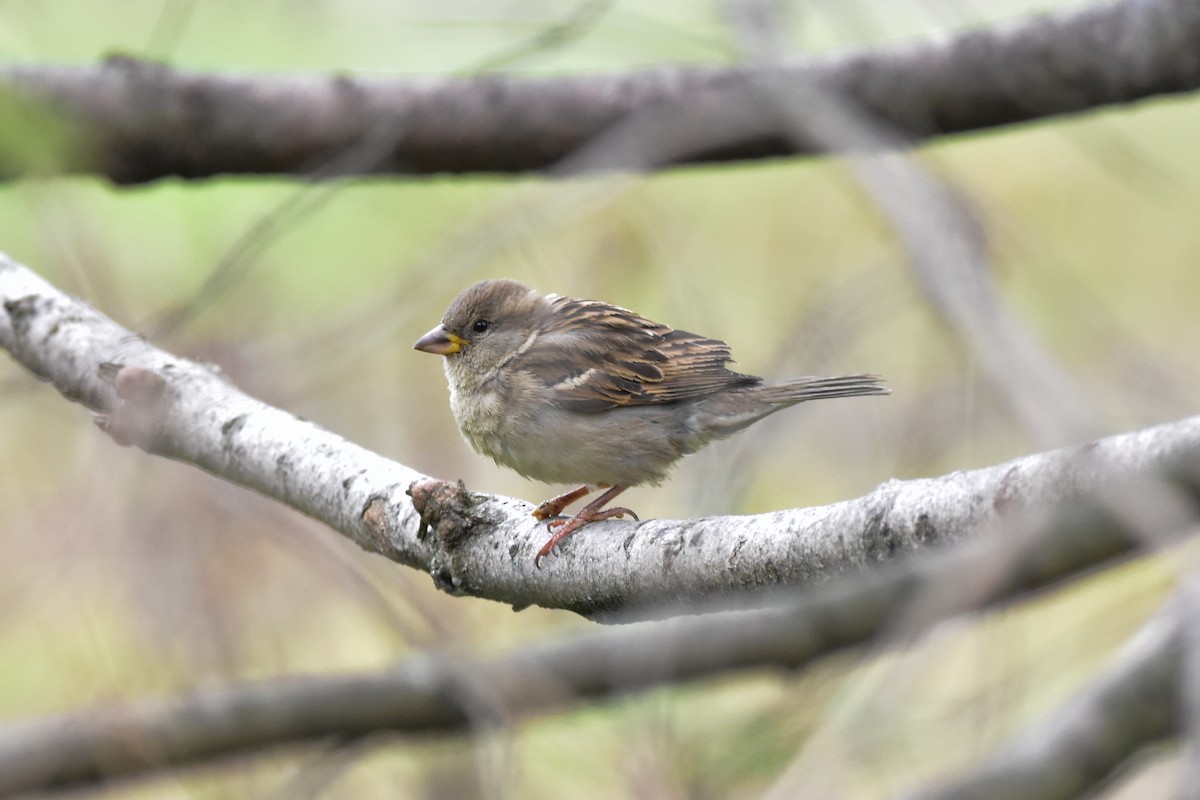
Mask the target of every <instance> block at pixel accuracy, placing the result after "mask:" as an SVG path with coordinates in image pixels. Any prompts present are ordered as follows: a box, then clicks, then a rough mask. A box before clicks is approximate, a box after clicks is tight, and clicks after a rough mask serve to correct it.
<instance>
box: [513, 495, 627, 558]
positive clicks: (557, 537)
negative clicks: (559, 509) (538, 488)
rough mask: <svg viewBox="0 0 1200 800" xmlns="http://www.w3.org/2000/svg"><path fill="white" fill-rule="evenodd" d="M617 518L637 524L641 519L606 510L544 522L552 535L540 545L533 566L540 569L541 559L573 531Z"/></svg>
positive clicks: (611, 509) (621, 511)
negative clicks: (626, 518)
mask: <svg viewBox="0 0 1200 800" xmlns="http://www.w3.org/2000/svg"><path fill="white" fill-rule="evenodd" d="M617 517H633V518H634V519H636V520H637V521H638V522H641V521H642V520H641V517H639V516H638V515H637V514H635V513H634V512H633V511H632V510H631V509H628V508H606V509H603V510H599V511H590V512H589V511H580V512H579V513H578V514H576V515H575V516H573V517H561V516H556V517H554V518H553V519H550V520H548V521H547V522H546V530H548V531H553V533H554V535H553V536H551V537H550V540H549V541H547V542H546V543H545V544H544V545H542V549H541V550H538V552H537V555H536V556H534V557H533V566H535V567H537V568H538V569H541V568H542V559H543V558H545V557H546V556H548V555H550V553H552V552H553V551H554V548H555V547H557V546H558V543H559V542H561V541H562V540H563V539H565V538H567V537H568V536H570V535H571V534H572V533H574V532H575V531H577V530H579V529H580V528H582V527H583V526H584V525H587V524H588V523H589V522H600V521H602V520H606V519H616V518H617Z"/></svg>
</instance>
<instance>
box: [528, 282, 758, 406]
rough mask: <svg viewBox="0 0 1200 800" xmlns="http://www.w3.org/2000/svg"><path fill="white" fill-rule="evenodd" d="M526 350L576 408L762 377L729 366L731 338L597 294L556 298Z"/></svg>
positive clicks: (681, 394) (682, 396)
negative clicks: (679, 326)
mask: <svg viewBox="0 0 1200 800" xmlns="http://www.w3.org/2000/svg"><path fill="white" fill-rule="evenodd" d="M552 308H553V313H551V314H550V315H548V317H547V318H546V320H545V322H544V323H543V325H542V328H541V330H540V332H539V343H538V346H537V347H536V348H535V350H536V351H537V355H536V356H535V354H534V352H533V351H532V350H531V351H530V353H529V354H528V356H527V358H528V360H529V366H530V369H531V370H532V371H534V372H535V373H536V374H537V376H538V377H539V378H540V379H541V380H543V381H544V382H545V383H547V384H548V385H551V386H553V387H554V394H555V397H556V399H557V401H558V402H559V404H560V405H562V406H563V407H566V408H571V409H572V410H576V411H603V410H606V409H609V408H615V407H618V406H634V405H649V404H654V403H672V402H676V401H680V400H688V399H692V398H695V397H701V396H704V395H707V394H712V393H713V392H717V391H720V390H721V389H724V388H726V387H729V386H736V385H747V384H754V383H759V382H760V379H759V378H756V377H754V376H752V375H742V374H739V373H737V372H733V371H731V370H729V369H727V368H726V366H725V365H726V364H727V363H728V362H729V361H731V360H732V355H731V354H730V351H729V345H727V344H725V342H722V341H719V340H717V339H708V338H705V337H703V336H697V335H696V334H694V333H688V332H686V331H677V330H674V329H672V328H670V327H668V326H666V325H662V324H659V323H657V322H652V321H650V320H648V319H646V318H645V317H642V316H640V315H639V314H635V313H634V312H632V311H629V310H628V309H624V308H620V307H618V306H613V305H609V304H608V303H601V302H599V301H595V300H576V299H574V298H570V297H558V298H554V300H553V301H552Z"/></svg>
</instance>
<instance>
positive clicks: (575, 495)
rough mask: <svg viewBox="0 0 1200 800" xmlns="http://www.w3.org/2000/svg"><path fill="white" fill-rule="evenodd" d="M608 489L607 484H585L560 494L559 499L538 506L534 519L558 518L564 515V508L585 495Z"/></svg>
mask: <svg viewBox="0 0 1200 800" xmlns="http://www.w3.org/2000/svg"><path fill="white" fill-rule="evenodd" d="M607 488H608V485H607V484H600V485H599V486H592V485H590V484H587V483H585V484H584V485H583V486H580V487H578V488H575V489H572V490H571V491H569V492H565V493H564V494H560V495H559V496H558V497H551V498H550V499H549V500H547V501H546V502H544V503H542V504H541V505H540V506H538V507H537V508H535V509H534V510H533V518H534V519H550V518H551V517H557V516H558V515H559V514H561V513H562V511H563V509H564V508H566V507H567V506H569V505H571V503H574V502H575V501H576V500H578V499H579V498H581V497H583V496H584V495H585V494H589V493H590V492H594V491H596V490H597V489H607Z"/></svg>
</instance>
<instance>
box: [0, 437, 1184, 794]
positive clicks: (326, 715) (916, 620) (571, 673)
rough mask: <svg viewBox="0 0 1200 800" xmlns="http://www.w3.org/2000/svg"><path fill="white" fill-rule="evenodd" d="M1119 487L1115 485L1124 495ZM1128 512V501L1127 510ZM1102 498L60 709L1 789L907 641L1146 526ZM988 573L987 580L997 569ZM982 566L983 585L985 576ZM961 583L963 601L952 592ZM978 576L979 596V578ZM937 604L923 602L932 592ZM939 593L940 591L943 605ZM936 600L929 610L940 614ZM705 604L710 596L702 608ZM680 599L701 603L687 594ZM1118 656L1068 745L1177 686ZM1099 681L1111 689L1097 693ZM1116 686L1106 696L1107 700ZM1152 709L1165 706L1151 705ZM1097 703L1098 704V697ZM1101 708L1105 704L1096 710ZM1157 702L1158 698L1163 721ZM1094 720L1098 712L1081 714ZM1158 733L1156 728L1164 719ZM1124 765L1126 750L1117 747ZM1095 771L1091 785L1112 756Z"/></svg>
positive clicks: (88, 779)
mask: <svg viewBox="0 0 1200 800" xmlns="http://www.w3.org/2000/svg"><path fill="white" fill-rule="evenodd" d="M1175 467H1176V469H1175V470H1173V471H1172V472H1171V473H1170V474H1168V475H1166V478H1167V482H1168V485H1169V486H1171V487H1173V489H1174V490H1176V491H1178V492H1179V493H1180V496H1181V497H1185V498H1187V499H1188V500H1189V501H1190V502H1191V503H1192V505H1193V508H1192V509H1191V511H1192V512H1193V513H1194V510H1195V508H1194V506H1195V503H1196V501H1197V500H1198V499H1200V459H1196V458H1192V459H1188V460H1186V461H1185V462H1181V463H1179V464H1176V465H1175ZM1122 491H1123V487H1114V492H1115V493H1116V494H1120V493H1121V492H1122ZM1126 510H1136V509H1135V508H1134V507H1133V506H1126ZM1193 519H1194V516H1191V517H1186V516H1184V515H1171V516H1166V517H1163V518H1161V519H1159V520H1158V523H1159V525H1156V526H1155V527H1154V531H1153V533H1154V538H1155V539H1156V540H1157V541H1159V542H1163V543H1166V542H1171V541H1176V540H1178V538H1179V537H1181V536H1183V535H1186V533H1187V532H1188V531H1189V530H1190V526H1191V524H1192V522H1191V520H1193ZM1144 523H1145V520H1144V519H1139V520H1138V521H1137V523H1135V524H1134V525H1132V526H1131V525H1130V524H1129V520H1127V519H1125V518H1124V516H1123V515H1122V514H1120V513H1113V511H1112V510H1111V509H1110V508H1109V507H1108V504H1107V503H1106V504H1103V505H1101V504H1097V503H1096V502H1094V501H1081V500H1079V499H1078V498H1072V499H1068V500H1066V501H1065V502H1064V503H1063V504H1061V505H1059V506H1058V508H1057V514H1056V515H1051V517H1050V520H1049V521H1048V522H1047V523H1044V524H1041V525H1038V526H1036V527H1034V528H1031V529H1029V530H1025V531H1011V532H1010V533H1011V534H1012V538H1004V537H991V538H989V539H987V540H981V541H974V542H965V543H962V544H960V545H957V546H954V547H951V548H949V549H948V550H946V551H943V552H936V553H930V554H927V555H926V556H925V557H923V558H919V559H918V558H913V559H908V560H907V561H904V562H900V563H893V564H889V565H886V566H884V567H881V568H880V569H879V570H877V571H876V572H874V573H862V574H858V575H853V576H843V577H842V578H841V579H839V580H837V581H834V582H830V583H826V584H824V585H822V586H818V587H815V588H813V589H810V590H808V591H805V592H801V593H795V594H784V593H776V594H775V595H774V596H773V598H772V599H773V600H774V601H776V604H775V605H773V606H772V607H771V608H769V609H763V610H757V611H726V612H723V613H713V614H709V615H706V616H699V617H681V618H678V619H674V620H670V621H667V622H660V623H653V624H645V625H636V626H627V627H620V628H609V629H602V630H599V631H592V632H589V633H587V634H585V635H582V636H578V637H576V638H574V639H572V640H568V641H565V642H560V643H553V644H545V645H540V646H535V647H530V648H527V649H525V650H522V651H520V652H518V653H516V654H514V655H511V656H508V657H504V658H498V659H493V660H488V661H478V660H472V659H470V658H468V657H465V656H455V657H454V658H453V659H450V658H447V659H432V658H431V659H428V660H422V661H418V662H415V663H409V664H407V665H404V666H402V667H400V668H397V669H394V670H389V671H387V672H384V673H379V674H372V675H350V676H331V677H306V678H290V679H286V680H276V681H271V682H266V683H255V684H243V685H237V686H230V687H223V688H219V689H210V690H207V691H203V692H198V693H196V694H193V695H190V696H183V697H179V698H175V699H171V700H162V701H148V702H143V703H140V704H136V705H130V706H125V707H119V708H112V709H109V710H105V711H90V712H87V713H82V714H68V715H64V716H61V717H55V718H48V719H43V720H35V721H30V722H25V723H19V724H15V725H10V726H8V727H6V728H0V793H15V792H19V791H29V790H32V789H44V788H50V787H55V786H71V785H78V784H88V783H96V782H99V781H102V780H105V779H110V778H117V777H123V776H131V775H137V774H143V773H147V772H153V771H157V770H162V769H166V768H170V767H174V766H179V765H182V764H187V763H192V762H196V761H202V760H209V759H212V758H216V757H219V756H223V755H228V754H231V753H247V752H252V751H258V750H262V749H265V748H269V747H273V746H278V745H281V744H289V743H298V742H305V741H313V740H319V739H331V738H332V739H335V740H338V739H346V738H353V737H357V736H362V735H365V734H369V733H373V732H379V731H390V732H395V733H405V734H412V735H428V734H435V733H452V732H456V733H462V732H469V731H471V730H474V729H477V728H480V727H487V726H494V725H498V724H505V723H508V722H512V721H514V720H517V719H520V718H522V717H527V716H530V715H535V714H546V713H550V712H553V711H556V710H559V709H562V708H564V707H569V706H571V705H573V704H576V703H578V702H580V701H584V700H593V701H594V700H602V699H608V698H613V697H618V696H621V695H625V694H628V693H631V692H637V691H644V690H646V689H650V688H653V687H656V686H662V685H668V684H675V683H681V682H684V681H691V680H699V679H704V678H711V677H713V676H716V675H719V674H722V673H724V672H728V671H731V670H745V669H761V668H777V669H795V668H797V667H800V666H803V665H805V664H808V663H810V662H812V661H813V660H815V659H817V658H820V657H822V656H824V655H828V654H830V653H833V652H836V651H838V650H840V649H843V648H846V647H850V646H854V645H857V644H861V643H863V642H866V641H869V640H872V639H879V638H880V637H881V636H885V635H886V634H888V633H889V632H891V633H892V634H893V636H913V635H915V634H919V633H920V632H922V631H924V630H928V629H929V628H930V627H931V626H933V625H935V624H936V623H938V622H940V621H941V620H943V619H945V618H946V617H948V616H950V615H952V614H955V613H959V612H961V611H962V610H963V608H964V607H968V606H965V605H963V604H962V602H961V601H963V600H968V601H969V607H975V606H976V605H989V604H994V603H997V602H1001V601H1003V600H1006V599H1009V598H1013V597H1015V596H1017V595H1018V594H1020V593H1021V592H1025V591H1028V590H1031V589H1037V588H1039V587H1044V586H1047V585H1048V584H1050V583H1053V582H1054V581H1057V580H1059V579H1061V578H1062V577H1064V576H1067V575H1071V574H1074V573H1077V572H1078V570H1079V569H1080V568H1081V567H1085V566H1087V565H1089V564H1095V563H1097V559H1098V558H1099V557H1108V556H1112V555H1114V554H1116V553H1119V552H1121V550H1122V548H1121V547H1114V546H1113V545H1114V543H1117V542H1127V543H1128V542H1132V541H1136V540H1137V539H1138V537H1139V532H1137V531H1136V530H1135V529H1138V528H1140V527H1142V526H1143V525H1144ZM998 563H999V564H1002V565H1003V566H1004V567H1005V568H1004V569H1003V570H1001V574H997V575H995V580H993V581H989V580H987V578H986V576H987V575H988V574H989V572H991V571H992V570H993V568H994V567H995V565H996V564H998ZM981 578H982V580H981ZM964 581H969V582H970V584H971V586H970V591H969V593H968V594H969V595H970V597H969V598H967V597H965V596H964V595H963V594H962V593H960V592H958V591H956V590H955V589H953V588H951V590H950V595H954V596H952V597H951V596H948V595H947V594H946V591H947V587H956V586H957V587H960V588H961V587H962V586H963V584H964ZM981 582H982V583H983V584H984V586H983V588H982V590H980V583H981ZM931 599H934V600H935V601H940V602H935V603H934V604H932V605H931V603H930V600H931ZM947 601H949V602H947ZM934 605H936V606H937V607H936V608H935V607H934ZM710 608H711V607H710ZM689 610H690V611H703V610H705V608H704V607H699V608H698V607H696V606H694V605H693V606H692V607H691V608H689ZM1138 652H1139V653H1140V654H1141V655H1139V656H1138V658H1139V659H1142V660H1144V661H1146V668H1147V669H1150V670H1151V672H1149V673H1146V672H1145V671H1144V670H1143V669H1142V666H1141V661H1138V663H1137V664H1135V665H1134V666H1135V667H1137V669H1138V670H1140V671H1137V672H1136V674H1133V673H1130V672H1129V670H1128V669H1127V668H1126V667H1124V666H1123V667H1120V668H1118V669H1117V671H1116V672H1115V673H1114V675H1115V677H1114V678H1113V679H1112V680H1109V681H1108V682H1107V683H1106V684H1104V685H1105V686H1111V687H1112V690H1111V691H1110V692H1109V694H1106V695H1103V696H1099V695H1098V696H1097V697H1099V699H1098V700H1087V699H1085V700H1082V701H1080V707H1081V710H1080V711H1079V712H1078V713H1073V714H1072V715H1067V716H1064V717H1063V721H1062V722H1061V723H1055V725H1056V726H1057V728H1056V730H1057V729H1062V730H1063V731H1064V734H1065V735H1069V736H1071V737H1074V739H1070V740H1068V742H1067V743H1068V744H1070V742H1071V741H1074V742H1076V743H1077V742H1078V741H1079V740H1080V737H1083V739H1084V740H1086V739H1087V737H1088V735H1089V732H1088V730H1087V729H1086V727H1084V728H1081V726H1080V725H1079V719H1080V715H1081V714H1084V715H1086V714H1092V713H1093V712H1091V711H1090V710H1089V709H1090V708H1091V707H1092V706H1095V705H1096V703H1097V702H1099V703H1101V705H1104V704H1106V703H1109V702H1110V700H1108V699H1105V698H1112V697H1115V698H1117V702H1120V703H1122V704H1123V705H1124V706H1129V705H1130V703H1131V702H1132V703H1133V704H1135V705H1136V704H1137V703H1138V702H1139V700H1140V699H1144V698H1147V697H1149V696H1150V695H1154V699H1155V701H1156V702H1157V701H1158V695H1159V694H1162V692H1163V691H1165V692H1168V693H1169V692H1170V691H1171V689H1172V686H1173V685H1174V684H1168V685H1164V686H1162V687H1159V688H1154V687H1152V688H1151V689H1150V690H1149V694H1148V693H1147V691H1148V690H1147V688H1146V687H1147V681H1150V682H1151V684H1153V683H1155V682H1156V681H1157V679H1158V678H1163V679H1166V678H1171V677H1172V675H1173V673H1170V671H1169V668H1170V665H1166V666H1164V664H1163V663H1162V662H1161V659H1162V657H1163V656H1162V655H1161V654H1153V658H1152V659H1150V660H1146V659H1145V658H1144V656H1145V655H1147V653H1146V652H1143V651H1141V650H1139V651H1138ZM1106 691H1107V690H1106ZM1112 692H1116V694H1113V693H1112ZM1155 708H1156V709H1158V706H1155ZM1102 710H1103V709H1102ZM1095 713H1097V714H1098V712H1095ZM1163 713H1164V712H1162V711H1161V709H1159V710H1155V711H1153V712H1152V716H1155V715H1157V716H1155V720H1156V721H1159V720H1158V717H1160V716H1161V715H1162V714H1163ZM1086 719H1103V717H1102V716H1098V715H1097V716H1090V717H1086ZM1152 732H1157V733H1154V736H1156V737H1160V736H1162V735H1166V734H1165V733H1163V732H1162V727H1161V725H1159V726H1158V727H1154V728H1153V729H1152ZM1111 738H1112V741H1113V742H1116V743H1117V744H1118V745H1120V746H1116V747H1113V748H1110V749H1107V750H1105V751H1104V752H1105V753H1106V754H1115V755H1116V756H1119V757H1125V756H1127V755H1129V753H1130V752H1131V749H1130V748H1133V749H1136V747H1137V746H1138V745H1140V744H1141V743H1144V742H1145V741H1146V738H1145V736H1143V735H1142V734H1141V733H1133V734H1129V735H1125V734H1123V733H1122V732H1119V731H1118V732H1116V733H1114V734H1113V736H1112V737H1111ZM1117 761H1119V758H1118V759H1117ZM1117 761H1114V760H1113V759H1111V758H1110V759H1109V760H1107V761H1105V762H1104V765H1103V766H1104V768H1103V769H1100V768H1093V769H1092V770H1091V771H1090V772H1089V773H1087V775H1088V780H1087V781H1085V782H1084V784H1085V785H1084V787H1082V788H1086V785H1090V784H1091V783H1094V782H1095V781H1096V780H1099V779H1100V778H1102V777H1103V776H1104V775H1105V774H1107V773H1108V772H1109V771H1111V769H1112V768H1113V767H1114V766H1115V765H1116V763H1117Z"/></svg>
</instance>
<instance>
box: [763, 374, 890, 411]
mask: <svg viewBox="0 0 1200 800" xmlns="http://www.w3.org/2000/svg"><path fill="white" fill-rule="evenodd" d="M891 393H892V391H891V389H889V388H887V387H886V386H884V385H883V378H880V377H879V376H878V375H839V376H838V377H835V378H819V377H811V376H804V377H800V378H793V379H791V380H789V381H786V382H784V383H777V384H774V385H772V386H762V387H759V388H757V389H756V391H755V394H756V395H757V396H758V397H759V398H760V399H761V400H764V401H766V402H768V403H778V404H780V405H792V404H793V403H800V402H803V401H805V400H822V399H825V398H829V397H857V396H858V395H869V394H891Z"/></svg>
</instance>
